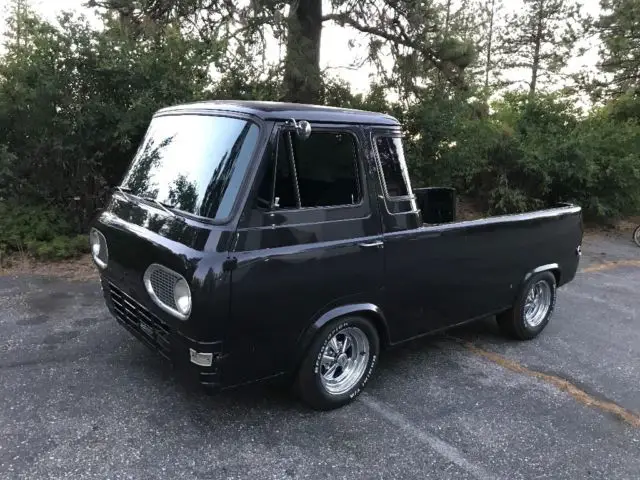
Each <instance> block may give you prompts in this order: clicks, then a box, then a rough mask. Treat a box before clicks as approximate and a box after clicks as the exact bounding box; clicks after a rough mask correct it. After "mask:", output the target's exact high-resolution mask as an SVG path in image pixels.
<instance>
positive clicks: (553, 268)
mask: <svg viewBox="0 0 640 480" xmlns="http://www.w3.org/2000/svg"><path fill="white" fill-rule="evenodd" d="M542 272H551V273H552V274H553V276H554V277H555V279H556V285H560V281H561V280H562V270H561V269H560V265H558V264H557V263H548V264H546V265H540V266H539V267H536V268H534V269H533V270H531V271H530V272H527V274H526V275H525V276H524V279H523V280H522V283H521V284H520V285H521V287H522V285H524V284H525V283H526V282H527V280H529V279H530V278H531V277H532V276H534V275H535V274H536V273H542Z"/></svg>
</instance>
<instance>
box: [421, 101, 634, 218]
mask: <svg viewBox="0 0 640 480" xmlns="http://www.w3.org/2000/svg"><path fill="white" fill-rule="evenodd" d="M617 111H618V110H617V109H616V108H615V107H614V106H613V105H611V106H609V107H607V108H604V109H602V110H599V111H594V112H593V113H592V114H591V115H589V116H588V117H587V118H584V119H582V118H580V117H579V116H578V112H577V111H576V109H575V107H574V106H573V104H572V103H570V102H568V101H566V100H562V99H561V98H559V97H558V95H539V96H537V97H535V98H534V99H533V100H532V99H531V98H530V97H529V94H528V93H524V92H523V93H512V94H508V95H505V96H504V99H503V100H502V101H500V102H497V103H495V104H494V105H493V112H492V113H491V114H490V115H488V116H486V117H480V118H479V117H478V113H477V112H478V111H477V109H476V108H475V106H474V105H473V104H472V103H471V104H469V103H468V102H452V101H450V100H442V99H439V100H438V99H436V100H433V103H432V104H430V105H429V104H425V106H424V107H423V108H422V110H421V116H420V117H419V119H418V122H417V125H418V126H419V128H420V129H422V130H421V131H420V134H421V135H420V139H419V140H418V141H417V142H416V143H415V145H416V147H417V148H416V150H415V151H414V152H413V154H414V155H418V158H413V159H412V163H413V165H414V172H416V173H419V174H420V175H419V178H420V180H421V181H422V182H423V183H430V184H433V183H434V182H435V183H437V184H441V185H451V186H454V187H455V188H456V189H458V190H459V191H460V192H462V193H465V194H467V195H470V196H472V197H473V198H476V199H479V200H480V201H482V202H483V203H484V205H485V206H486V208H487V209H488V211H489V213H492V214H500V213H512V212H520V211H527V210H532V209H536V208H541V207H545V206H552V205H554V204H556V203H559V202H575V203H577V204H579V205H581V206H582V207H583V208H584V213H585V216H586V217H587V218H591V219H601V220H602V219H610V218H612V217H616V216H619V215H623V214H632V213H634V212H637V211H638V210H639V209H640V189H639V188H638V185H640V144H639V143H638V142H639V141H640V123H639V122H638V121H637V120H636V119H629V120H625V121H623V122H621V121H619V120H618V119H617V118H616V116H615V113H616V112H617ZM414 176H415V175H414Z"/></svg>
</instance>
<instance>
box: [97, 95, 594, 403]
mask: <svg viewBox="0 0 640 480" xmlns="http://www.w3.org/2000/svg"><path fill="white" fill-rule="evenodd" d="M443 198H444V199H445V201H444V203H443ZM447 198H450V199H453V196H451V195H447V190H446V189H422V190H418V191H414V190H413V189H412V187H411V183H410V180H409V175H408V172H407V166H406V163H405V159H404V154H403V143H402V136H401V129H400V125H399V123H398V121H397V120H396V119H395V118H393V117H390V116H388V115H384V114H380V113H372V112H365V111H357V110H346V109H338V108H332V107H319V106H312V105H300V104H286V103H271V102H249V101H228V102H222V101H215V102H203V103H194V104H188V105H179V106H174V107H170V108H166V109H162V110H160V111H158V112H157V113H156V114H155V115H154V117H153V119H152V121H151V123H150V125H149V128H148V131H147V133H146V135H145V137H144V139H143V141H142V143H141V145H140V147H139V149H138V151H137V153H136V155H135V157H134V158H133V160H132V162H131V165H130V168H129V170H128V171H127V173H126V175H125V176H124V179H123V181H122V182H121V185H120V186H118V187H116V188H115V189H114V192H113V194H112V196H111V199H110V202H109V204H108V205H107V207H106V208H105V210H104V211H103V212H102V213H101V214H100V215H99V216H98V217H97V218H96V220H95V221H94V223H93V225H92V228H91V230H90V233H89V237H90V244H91V250H92V255H93V258H94V261H95V263H96V265H97V266H98V269H99V271H100V275H101V285H102V289H103V292H104V297H105V300H106V304H107V306H108V308H109V310H110V311H111V313H112V314H113V316H114V317H115V318H116V319H117V321H118V322H119V323H120V324H122V325H123V326H124V327H125V328H126V329H127V330H129V332H131V333H132V334H133V335H135V336H136V337H137V338H138V339H139V340H141V341H142V342H144V343H145V344H146V345H148V346H149V347H151V348H153V349H154V350H156V351H158V352H159V353H160V354H162V355H163V356H165V357H167V358H168V359H170V360H172V362H173V363H174V364H175V365H177V366H179V367H181V368H180V370H179V371H181V372H183V373H184V375H185V376H186V377H188V378H192V379H195V380H196V381H197V382H198V383H199V384H201V385H204V386H207V387H212V388H224V387H229V386H235V385H240V384H244V383H248V382H253V381H257V380H266V379H274V378H276V377H277V378H280V379H286V380H287V381H288V382H289V383H290V385H292V386H293V387H294V389H295V391H296V392H297V393H298V394H299V395H300V397H301V398H302V399H303V400H304V401H305V402H306V403H307V404H309V405H310V406H311V407H313V408H316V409H330V408H335V407H338V406H340V405H344V404H345V403H347V402H349V401H351V400H352V399H353V398H355V397H356V396H357V395H358V393H359V392H360V391H361V390H362V389H363V387H364V386H365V384H366V383H367V381H368V380H369V378H370V376H371V374H372V372H373V371H374V369H375V367H376V364H377V362H378V357H379V354H380V351H381V350H382V349H384V348H385V347H389V346H393V345H396V344H398V343H401V342H404V341H406V340H409V339H412V338H415V337H418V336H421V335H425V334H428V333H431V332H435V331H438V330H443V329H446V328H449V327H451V326H454V325H460V324H462V323H464V322H468V321H471V320H474V319H478V318H482V317H487V316H489V315H496V318H497V321H498V323H499V325H500V327H501V328H502V330H503V331H504V332H505V333H507V334H509V335H511V336H513V337H515V338H518V339H523V340H524V339H531V338H533V337H535V336H536V335H538V334H539V333H540V332H541V331H542V330H543V329H544V328H545V326H546V325H547V323H548V322H549V319H550V317H551V315H552V312H553V309H554V305H555V300H556V289H557V288H558V287H559V286H561V285H563V284H566V283H567V282H569V281H571V280H572V279H573V278H574V276H575V274H576V270H577V268H578V262H579V256H580V245H581V241H582V234H583V229H582V217H581V209H580V207H578V206H573V205H558V206H557V207H556V208H551V209H546V210H540V211H535V212H529V213H523V214H516V215H505V216H496V217H490V218H485V219H480V220H471V221H456V220H455V213H454V212H455V208H454V206H453V200H451V203H450V204H449V207H448V208H447V200H446V199H447ZM436 205H439V207H438V208H434V206H436ZM434 212H435V213H434ZM443 212H444V213H443ZM447 212H449V213H447Z"/></svg>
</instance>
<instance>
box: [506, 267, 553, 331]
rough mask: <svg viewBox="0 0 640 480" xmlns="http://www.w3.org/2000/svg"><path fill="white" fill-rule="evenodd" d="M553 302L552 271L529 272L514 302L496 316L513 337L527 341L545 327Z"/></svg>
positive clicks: (551, 312)
mask: <svg viewBox="0 0 640 480" xmlns="http://www.w3.org/2000/svg"><path fill="white" fill-rule="evenodd" d="M555 305H556V278H555V277H554V275H553V274H552V273H551V272H540V273H537V274H534V275H532V276H531V277H530V278H529V279H528V280H527V281H526V282H525V284H524V286H523V288H522V290H521V291H520V293H519V295H518V298H517V299H516V303H515V305H514V306H513V307H512V308H511V309H509V310H507V311H506V312H503V313H501V314H499V315H498V316H497V320H498V325H499V326H500V329H501V330H502V331H503V332H504V333H505V334H507V335H508V336H510V337H512V338H516V339H518V340H530V339H532V338H535V337H537V336H538V335H539V334H540V332H542V330H544V328H545V327H546V326H547V324H548V323H549V320H550V319H551V315H552V314H553V309H554V308H555Z"/></svg>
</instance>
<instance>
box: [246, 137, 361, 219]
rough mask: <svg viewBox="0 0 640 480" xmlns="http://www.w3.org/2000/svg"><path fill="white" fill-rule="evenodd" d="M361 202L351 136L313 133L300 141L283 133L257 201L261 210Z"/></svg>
mask: <svg viewBox="0 0 640 480" xmlns="http://www.w3.org/2000/svg"><path fill="white" fill-rule="evenodd" d="M291 150H293V155H294V156H293V158H294V161H293V162H292V159H291ZM274 166H275V168H274ZM294 167H295V168H294ZM274 175H275V178H274ZM296 187H297V191H296ZM298 192H299V194H298ZM361 199H362V188H361V182H360V175H359V168H358V156H357V149H356V142H355V139H354V138H353V136H352V135H351V134H348V133H334V132H331V133H329V132H314V133H312V134H311V136H310V137H309V138H308V139H306V140H301V139H300V138H298V137H297V136H296V135H294V134H291V133H289V132H283V133H281V134H280V137H279V139H278V147H277V153H275V154H274V155H273V157H272V163H271V164H270V165H269V166H268V168H267V171H266V172H265V175H264V178H263V179H262V183H261V185H260V188H259V190H258V195H257V199H256V200H257V206H259V207H260V208H269V207H270V206H272V207H273V208H274V209H294V208H298V205H300V207H301V208H314V207H333V206H341V205H355V204H358V203H360V201H361ZM298 200H299V204H298Z"/></svg>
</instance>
